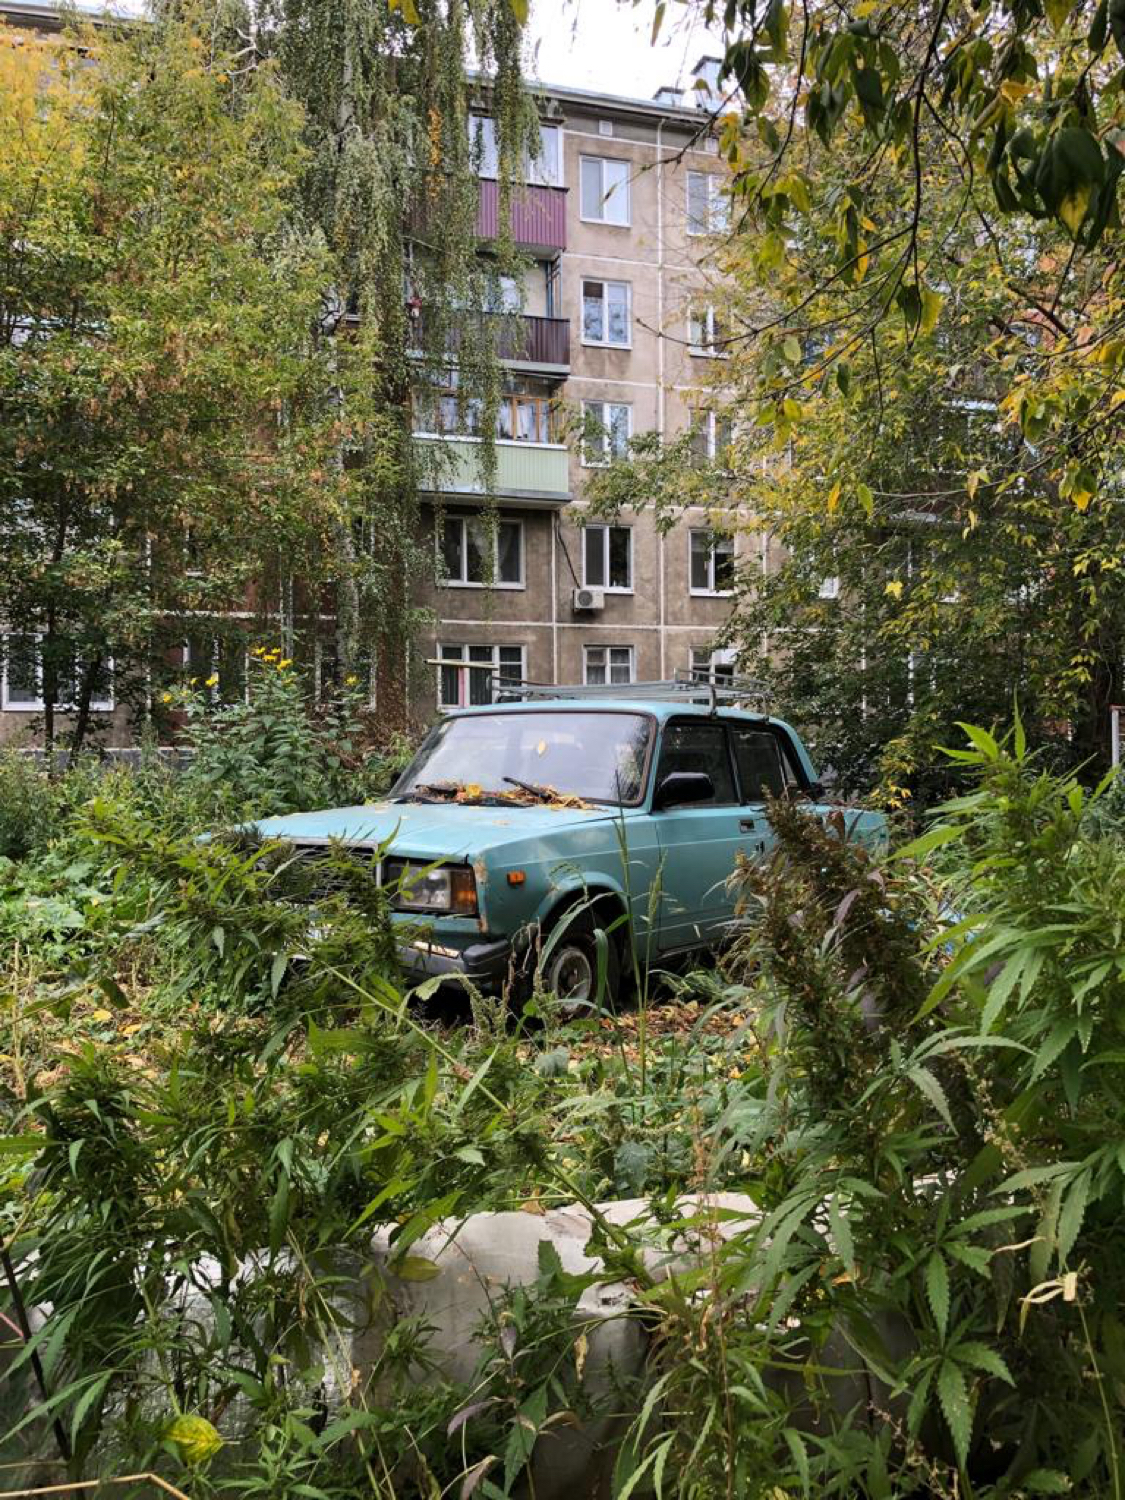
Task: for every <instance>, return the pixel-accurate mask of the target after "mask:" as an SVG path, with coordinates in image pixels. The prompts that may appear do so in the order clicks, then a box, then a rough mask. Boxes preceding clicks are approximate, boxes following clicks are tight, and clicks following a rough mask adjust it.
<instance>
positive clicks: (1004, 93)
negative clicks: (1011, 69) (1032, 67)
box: [1000, 78, 1031, 104]
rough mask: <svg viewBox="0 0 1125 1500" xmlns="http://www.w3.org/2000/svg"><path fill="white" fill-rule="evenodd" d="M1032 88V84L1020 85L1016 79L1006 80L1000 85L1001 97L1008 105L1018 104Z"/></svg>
mask: <svg viewBox="0 0 1125 1500" xmlns="http://www.w3.org/2000/svg"><path fill="white" fill-rule="evenodd" d="M1030 88H1031V84H1030V83H1020V82H1019V81H1018V80H1017V79H1015V78H1005V80H1004V82H1003V83H1002V84H1001V85H1000V97H1001V98H1002V99H1003V100H1004V102H1005V103H1006V104H1018V103H1019V102H1020V100H1021V99H1022V98H1023V96H1024V95H1025V94H1026V93H1027V92H1028V91H1029V90H1030Z"/></svg>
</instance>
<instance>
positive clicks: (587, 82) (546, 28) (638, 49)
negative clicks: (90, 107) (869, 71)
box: [79, 0, 723, 103]
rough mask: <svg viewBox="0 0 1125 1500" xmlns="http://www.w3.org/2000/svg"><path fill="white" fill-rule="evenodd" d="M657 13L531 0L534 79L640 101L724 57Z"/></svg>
mask: <svg viewBox="0 0 1125 1500" xmlns="http://www.w3.org/2000/svg"><path fill="white" fill-rule="evenodd" d="M79 3H80V6H81V8H82V9H83V10H86V9H90V10H101V9H102V8H103V0H79ZM109 3H110V8H111V9H112V10H114V11H116V12H117V13H119V14H122V13H123V14H126V15H129V14H132V15H136V14H137V13H138V12H140V11H141V10H143V8H144V0H109ZM655 9H656V0H636V3H633V0H532V3H531V21H530V26H529V37H528V55H527V59H526V67H527V69H528V73H529V76H531V77H534V78H535V79H537V81H539V82H541V83H560V84H569V85H570V87H572V88H583V89H591V90H593V91H595V92H597V93H601V94H623V95H625V96H627V97H629V98H634V99H651V98H652V96H653V94H655V93H656V90H657V89H658V88H662V87H663V86H665V85H668V84H670V85H673V86H675V85H679V86H680V87H681V88H686V87H687V86H688V84H690V82H691V70H692V67H693V66H694V65H695V63H696V62H698V60H699V59H700V57H702V56H703V55H704V53H710V54H711V55H713V56H721V55H722V50H723V47H722V41H721V39H720V38H719V37H718V36H717V35H711V36H709V35H708V34H707V31H706V30H705V29H704V28H703V27H702V26H700V25H699V24H698V23H689V22H688V21H687V20H686V17H687V15H688V13H689V11H690V9H691V7H689V6H687V5H685V4H684V3H683V0H670V3H669V4H668V5H667V9H666V12H665V20H664V25H663V27H662V28H661V33H660V37H659V39H658V40H657V43H656V45H655V46H653V45H652V44H651V35H652V18H653V13H654V11H655ZM686 102H689V103H690V102H691V101H690V100H688V101H686Z"/></svg>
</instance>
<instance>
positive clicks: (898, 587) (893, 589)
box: [883, 578, 902, 599]
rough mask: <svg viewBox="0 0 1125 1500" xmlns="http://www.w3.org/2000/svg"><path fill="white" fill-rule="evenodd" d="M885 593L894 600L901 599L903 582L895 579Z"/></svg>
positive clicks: (888, 585)
mask: <svg viewBox="0 0 1125 1500" xmlns="http://www.w3.org/2000/svg"><path fill="white" fill-rule="evenodd" d="M883 593H884V594H890V596H891V598H892V599H901V598H902V580H901V579H899V578H895V579H893V580H892V581H891V582H890V583H888V584H887V586H886V588H885V589H884V590H883Z"/></svg>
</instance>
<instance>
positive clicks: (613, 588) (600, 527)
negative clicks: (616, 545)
mask: <svg viewBox="0 0 1125 1500" xmlns="http://www.w3.org/2000/svg"><path fill="white" fill-rule="evenodd" d="M583 530H584V531H585V533H586V534H585V536H583V538H582V583H583V585H584V586H585V587H586V588H591V589H602V590H604V591H605V593H607V594H631V593H632V592H633V576H634V575H633V528H632V526H611V525H610V524H609V523H608V522H605V521H595V522H592V523H591V524H590V525H588V526H585V527H584V528H583ZM595 531H600V532H601V534H602V535H601V542H602V549H601V550H602V577H603V578H606V579H608V578H609V534H610V532H611V531H623V532H624V533H625V535H626V536H627V537H628V538H629V583H628V585H627V586H626V585H623V584H619V583H593V582H592V581H591V580H590V579H589V578H588V577H587V576H586V562H587V552H586V547H587V542H588V539H589V536H590V534H591V532H595Z"/></svg>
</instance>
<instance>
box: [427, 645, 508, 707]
mask: <svg viewBox="0 0 1125 1500" xmlns="http://www.w3.org/2000/svg"><path fill="white" fill-rule="evenodd" d="M470 649H472V650H474V651H491V653H492V664H491V671H492V676H493V677H495V676H497V675H498V674H499V671H500V652H501V651H518V652H519V654H520V663H519V673H520V679H521V681H522V680H525V679H526V677H527V647H526V646H524V645H521V644H518V643H516V642H514V641H496V642H491V641H459V642H456V643H454V642H445V643H443V642H441V641H439V642H438V646H437V654H438V659H439V661H445V662H452V661H461V662H463V663H464V666H463V667H462V668H461V670H460V671H458V673H457V686H458V698H457V702H456V703H451V702H450V701H449V699H448V698H443V697H442V693H441V684H442V672H443V670H444V669H443V668H442V667H438V669H437V706H438V708H439V710H442V709H452V708H471V707H473V700H472V693H471V691H470V688H469V684H470V682H471V680H472V676H473V672H475V671H476V670H477V669H478V667H483V666H484V665H485V663H484V662H476V663H473V662H471V661H470V659H469V651H470ZM453 652H458V653H460V654H459V655H458V656H454V655H453V654H452V653H453ZM490 680H491V679H490ZM491 701H492V702H493V703H494V702H495V701H496V699H495V697H493V698H492V699H491ZM481 706H482V707H483V705H481Z"/></svg>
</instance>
